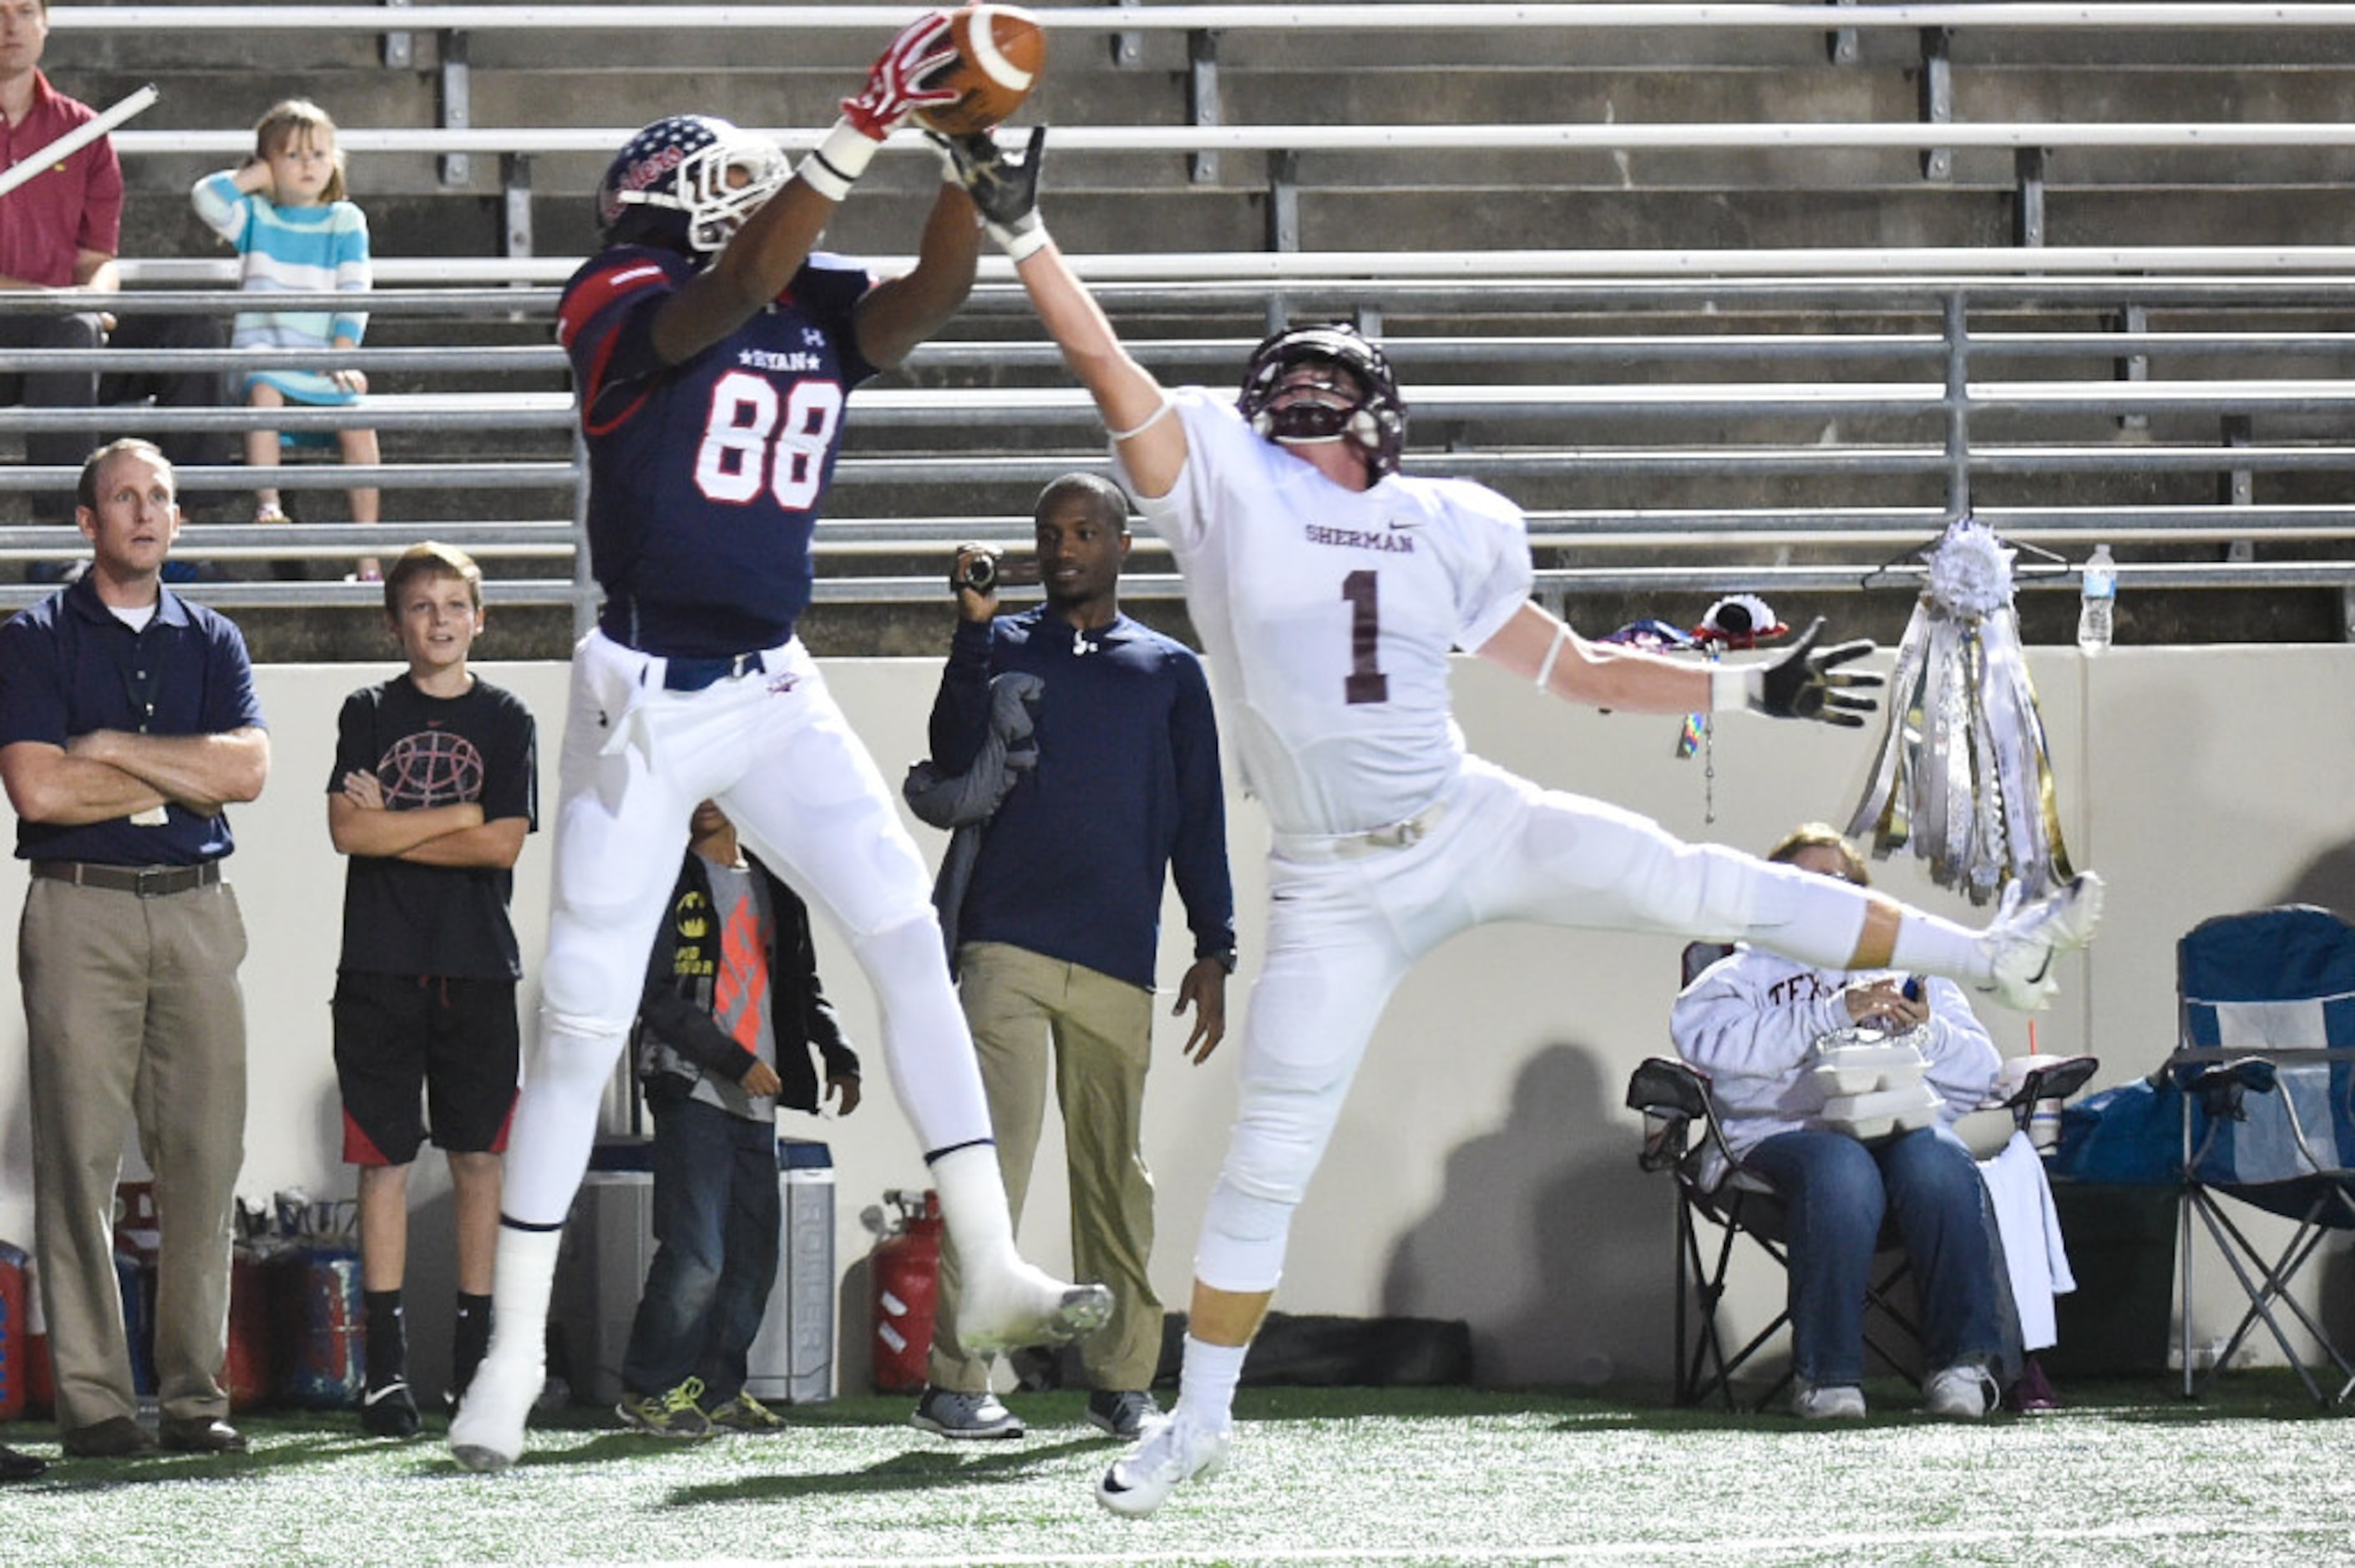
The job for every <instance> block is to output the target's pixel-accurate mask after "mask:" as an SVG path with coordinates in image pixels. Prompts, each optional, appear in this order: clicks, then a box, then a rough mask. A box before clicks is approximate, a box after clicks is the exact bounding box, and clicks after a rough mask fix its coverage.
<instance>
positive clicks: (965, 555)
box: [949, 545, 997, 623]
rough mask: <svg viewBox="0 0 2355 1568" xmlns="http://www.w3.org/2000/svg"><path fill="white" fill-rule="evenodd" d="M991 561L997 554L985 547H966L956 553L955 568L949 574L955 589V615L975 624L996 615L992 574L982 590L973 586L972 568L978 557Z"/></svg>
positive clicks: (995, 582)
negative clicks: (985, 557) (987, 585)
mask: <svg viewBox="0 0 2355 1568" xmlns="http://www.w3.org/2000/svg"><path fill="white" fill-rule="evenodd" d="M980 556H989V557H991V558H992V559H993V560H994V559H995V558H996V556H997V552H996V550H993V549H991V548H990V547H989V546H986V545H966V546H963V547H961V548H960V549H959V550H958V551H957V556H956V566H955V567H954V568H952V569H951V570H950V572H949V582H950V584H951V585H952V586H953V587H954V588H955V589H956V601H957V614H958V615H959V616H960V617H962V618H963V619H964V620H970V621H975V622H977V623H979V622H986V621H988V620H992V619H993V618H994V617H996V614H997V579H996V576H995V575H994V574H993V575H992V577H991V578H990V586H989V588H987V589H986V591H985V590H984V589H981V588H975V587H974V586H973V574H972V567H973V563H974V561H975V559H977V558H978V557H980Z"/></svg>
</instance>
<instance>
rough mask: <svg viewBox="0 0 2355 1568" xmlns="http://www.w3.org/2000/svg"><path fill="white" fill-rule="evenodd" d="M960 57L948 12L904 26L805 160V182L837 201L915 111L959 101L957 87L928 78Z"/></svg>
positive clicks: (846, 194)
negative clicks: (931, 82) (927, 81)
mask: <svg viewBox="0 0 2355 1568" xmlns="http://www.w3.org/2000/svg"><path fill="white" fill-rule="evenodd" d="M955 58H957V52H956V48H955V46H954V44H952V43H950V41H949V15H948V13H947V12H945V11H928V12H926V13H925V14H924V15H922V16H919V17H917V18H916V19H915V20H914V21H912V22H911V23H909V24H908V25H907V26H905V27H903V28H901V29H900V36H899V37H896V38H894V39H892V40H891V47H890V48H888V49H885V50H884V51H883V53H882V55H881V56H880V57H879V58H878V59H877V60H876V62H875V64H874V67H873V69H870V70H868V73H867V85H866V87H865V88H863V89H861V90H859V91H858V93H857V94H855V95H853V96H852V97H849V98H846V99H844V100H843V101H842V118H841V119H840V120H839V121H837V122H836V123H835V127H834V129H833V130H832V131H830V132H826V140H825V141H824V142H821V143H818V147H817V151H815V152H814V153H812V154H810V155H809V156H808V157H806V158H805V159H803V160H802V164H801V168H800V170H799V171H798V172H799V174H800V175H801V177H802V180H803V183H805V185H809V186H810V187H811V188H812V189H814V190H815V191H816V192H817V193H818V194H819V195H821V196H828V197H831V198H832V199H833V200H836V201H840V200H842V199H843V198H844V197H845V196H848V195H849V194H850V187H851V185H853V184H854V183H856V182H857V180H858V176H859V175H863V174H865V173H866V172H867V163H868V159H870V158H872V157H873V156H874V155H875V150H876V149H877V148H879V147H880V146H881V145H882V144H883V143H885V142H886V141H888V140H889V139H890V135H891V132H894V131H896V130H898V129H899V128H900V125H901V124H902V123H903V122H905V121H906V120H907V118H908V116H909V115H911V114H912V113H913V112H915V111H917V110H919V109H922V108H923V107H924V106H925V105H926V104H931V103H950V102H954V101H955V99H956V90H955V89H954V88H951V87H934V88H928V87H925V86H924V85H923V83H924V81H925V79H927V78H929V77H931V76H932V73H933V72H935V71H937V70H939V69H941V68H942V67H943V66H945V65H948V64H950V63H951V62H953V61H954V60H955Z"/></svg>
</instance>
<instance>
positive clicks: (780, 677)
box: [502, 632, 990, 1226]
mask: <svg viewBox="0 0 2355 1568" xmlns="http://www.w3.org/2000/svg"><path fill="white" fill-rule="evenodd" d="M762 663H763V664H764V665H765V666H766V668H765V670H764V671H763V672H762V673H755V674H748V675H743V676H741V677H737V678H734V679H730V680H723V681H720V682H719V683H716V684H713V685H710V686H708V687H706V688H704V689H703V690H702V691H699V692H667V691H665V690H663V689H662V672H663V661H662V660H660V659H657V658H654V657H651V656H649V655H646V654H644V653H639V652H634V651H633V650H631V649H628V648H624V647H623V646H622V645H621V644H619V643H617V642H614V641H611V640H610V639H608V638H607V637H605V636H604V635H603V634H602V633H601V632H591V633H590V634H589V636H587V637H586V638H584V639H582V640H581V644H580V646H579V647H578V648H577V649H576V650H575V651H574V653H573V660H572V689H571V697H570V707H569V710H568V712H567V714H566V715H565V726H564V750H563V760H562V766H561V772H560V779H561V785H560V797H559V800H558V803H557V809H556V867H555V881H554V889H553V895H552V903H551V907H550V910H549V931H548V959H547V963H546V966H545V971H544V973H543V976H542V980H541V989H542V999H543V1000H542V1012H541V1028H540V1033H539V1038H538V1043H537V1044H536V1045H535V1046H534V1048H533V1051H532V1054H531V1058H530V1064H529V1066H528V1067H527V1070H526V1073H525V1075H524V1085H523V1093H522V1096H521V1097H520V1098H519V1099H518V1100H517V1105H516V1114H515V1121H514V1125H513V1127H512V1128H511V1130H510V1132H509V1136H508V1141H507V1153H506V1189H505V1192H504V1194H503V1202H502V1207H503V1210H504V1212H505V1213H506V1215H507V1216H508V1217H509V1218H511V1219H513V1220H515V1221H517V1222H518V1223H520V1224H525V1225H530V1226H540V1225H559V1224H562V1223H563V1221H564V1217H565V1214H566V1213H567V1212H568V1211H569V1210H570V1207H571V1203H572V1195H573V1192H574V1191H575V1190H576V1189H577V1188H578V1187H579V1186H580V1184H581V1174H582V1172H583V1171H586V1170H587V1169H588V1164H589V1150H590V1147H591V1143H592V1142H593V1141H594V1139H595V1137H596V1131H597V1113H598V1107H599V1105H600V1102H601V1101H602V1097H603V1095H604V1092H605V1088H606V1086H607V1085H608V1083H609V1082H610V1081H611V1079H612V1077H613V1065H614V1063H615V1062H616V1061H617V1060H618V1059H619V1057H620V1055H621V1051H622V1046H623V1041H624V1040H625V1039H626V1038H627V1037H628V1034H629V1030H630V1025H631V1022H633V1021H634V1019H635V1018H636V1016H637V1011H638V1001H639V997H640V995H641V993H642V991H643V990H644V988H645V974H646V955H647V953H648V952H649V951H650V950H651V949H652V948H653V945H654V938H655V929H656V927H658V926H659V925H660V924H661V922H662V920H663V918H664V916H665V915H666V912H667V906H668V904H669V901H670V890H671V887H672V885H674V884H675V883H676V882H677V879H678V870H679V863H680V858H681V856H682V855H683V854H684V853H686V848H687V818H688V816H689V814H690V813H692V811H693V810H694V809H695V807H696V805H697V804H698V802H700V801H702V800H707V799H709V800H717V801H719V805H720V807H721V809H722V810H725V811H726V812H727V813H728V815H729V818H730V821H733V822H734V823H735V824H736V831H737V834H738V836H739V837H740V838H741V840H742V842H743V843H744V846H745V848H746V849H748V850H749V851H751V853H753V854H755V855H757V856H759V857H760V858H761V860H762V863H765V864H766V865H767V866H768V867H769V868H770V869H771V870H772V871H774V872H775V873H777V874H778V875H780V876H782V877H783V878H784V879H785V880H786V881H787V882H789V883H791V884H792V885H793V886H794V890H795V891H796V892H798V893H800V894H801V895H802V896H803V897H804V898H805V900H807V902H808V903H809V905H810V906H811V907H812V908H815V909H819V910H822V911H824V912H825V914H826V916H828V917H829V918H830V919H831V920H832V921H833V922H834V923H835V925H836V926H837V927H839V929H840V930H841V931H842V933H843V934H844V936H845V937H846V938H847V939H848V941H849V943H850V947H851V950H852V952H853V953H854V954H855V955H856V956H857V958H858V963H859V966H860V968H861V969H864V970H865V971H866V973H867V979H868V983H869V984H870V985H871V986H873V988H874V991H875V994H876V997H877V999H878V1001H879V1005H880V1009H881V1012H882V1030H883V1040H882V1045H883V1058H884V1062H885V1064H886V1065H887V1066H888V1068H889V1070H890V1077H891V1086H892V1089H893V1091H894V1092H895V1093H896V1094H897V1096H898V1097H899V1099H900V1106H901V1108H902V1109H904V1110H905V1111H906V1112H907V1115H908V1118H909V1120H910V1121H911V1123H913V1124H914V1126H915V1129H916V1134H917V1137H918V1138H919V1139H921V1140H922V1144H923V1146H924V1149H925V1150H926V1151H927V1153H928V1154H929V1153H932V1152H937V1151H939V1150H946V1149H952V1148H955V1147H957V1146H959V1145H962V1144H968V1143H975V1142H982V1141H986V1140H987V1139H988V1138H989V1136H990V1132H989V1110H988V1104H987V1102H986V1100H985V1099H984V1097H983V1096H982V1089H981V1074H980V1071H979V1069H978V1068H977V1067H976V1066H975V1060H974V1054H973V1042H972V1037H971V1035H970V1034H968V1033H966V1029H965V1022H964V1012H963V1010H962V1009H961V1008H959V1007H958V1005H957V1000H956V992H955V990H954V987H953V986H952V985H951V984H950V981H949V974H948V962H947V959H946V958H945V956H944V954H943V949H942V945H941V933H940V923H939V921H938V919H937V918H936V917H935V916H934V914H933V912H932V899H931V879H930V878H929V876H928V875H927V874H926V873H925V870H924V863H923V861H922V858H921V857H920V856H919V855H918V854H917V853H916V847H915V845H914V844H913V843H912V842H910V840H909V838H908V834H907V831H906V830H905V829H904V828H903V827H902V826H901V825H900V816H899V812H898V810H897V808H896V805H895V803H894V800H893V798H892V795H891V791H890V787H889V786H888V785H886V784H885V783H884V781H883V778H882V775H881V774H880V773H879V772H878V771H877V769H876V767H875V764H874V762H873V760H872V759H870V758H868V755H867V750H866V748H865V747H863V746H861V745H860V744H859V741H858V736H855V735H853V734H852V733H851V729H850V726H849V725H848V724H847V722H846V721H845V720H844V718H843V716H842V712H841V710H840V709H839V708H838V707H837V705H836V704H835V701H834V698H833V696H832V694H830V693H828V692H827V690H826V681H825V678H824V677H823V676H822V675H820V674H819V673H818V668H817V663H816V662H815V660H813V659H812V658H811V657H810V656H809V654H808V652H807V651H806V650H805V649H804V648H803V647H802V645H801V643H800V642H799V641H792V642H788V643H786V644H785V645H784V646H783V647H782V648H778V649H774V650H772V651H771V652H768V653H766V654H764V655H763V656H762Z"/></svg>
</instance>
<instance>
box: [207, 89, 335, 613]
mask: <svg viewBox="0 0 2355 1568" xmlns="http://www.w3.org/2000/svg"><path fill="white" fill-rule="evenodd" d="M253 146H254V152H253V156H252V157H251V158H250V159H248V160H247V161H246V163H245V164H244V165H243V166H242V167H240V168H237V169H224V170H222V171H221V172H220V173H218V174H215V175H207V176H206V177H205V178H204V179H202V180H199V181H198V182H197V186H196V189H195V190H194V191H193V192H191V193H190V196H191V199H192V200H193V201H194V202H195V204H196V208H197V216H198V217H202V218H203V219H204V220H205V222H206V223H207V224H208V225H209V226H211V228H213V229H214V231H215V232H217V233H218V234H219V235H220V237H221V238H224V239H226V240H228V241H229V243H230V244H231V245H234V246H235V247H236V248H237V251H238V255H239V257H240V259H241V261H242V263H243V269H244V279H243V287H244V288H245V289H246V290H247V291H250V292H254V293H271V292H289V291H293V292H299V293H328V292H335V291H346V290H350V291H366V290H367V289H368V287H369V284H370V275H369V269H368V217H367V216H366V215H365V214H363V213H362V212H361V211H360V209H359V207H357V206H356V205H355V204H354V203H352V202H351V201H350V200H348V199H347V198H346V196H345V192H344V156H343V154H342V153H341V152H340V151H339V150H338V149H337V148H336V122H334V121H332V120H330V119H328V118H327V114H326V111H325V110H323V109H321V108H320V107H319V106H318V105H317V104H315V103H313V102H311V101H308V100H307V99H289V100H287V101H285V102H282V103H280V104H277V105H276V106H274V107H273V108H272V110H271V111H270V112H269V113H267V114H265V115H263V116H262V117H261V123H259V124H258V125H256V126H255V127H254V129H253ZM367 326H368V316H367V313H365V312H362V311H357V310H334V311H325V310H260V311H243V312H240V313H239V314H238V317H237V323H236V329H235V332H234V334H233V336H232V338H231V343H232V344H233V345H234V346H236V347H238V348H303V349H315V350H318V351H320V358H321V361H322V363H323V364H325V363H331V361H330V358H329V355H330V351H332V350H336V349H346V348H356V347H357V346H358V345H359V341H360V334H361V333H362V332H364V331H365V330H366V329H367ZM367 390H368V377H367V376H366V375H365V374H363V373H362V372H360V371H357V370H336V369H324V368H322V369H304V370H257V371H254V372H252V373H250V374H249V375H248V376H246V377H245V400H246V403H247V404H248V405H249V406H250V407H252V408H284V407H285V406H286V405H287V404H288V403H301V404H308V405H313V406H324V405H334V404H343V403H350V402H353V401H355V400H357V398H358V397H359V396H360V394H362V393H364V392H366V391H367ZM336 440H337V442H338V444H339V445H340V446H341V447H342V449H343V458H344V461H346V462H347V463H366V464H370V465H373V464H374V463H376V462H377V461H378V449H377V440H376V432H375V431H374V430H362V429H344V430H337V431H336ZM245 461H246V466H247V467H249V468H254V469H265V468H275V467H276V466H277V465H278V432H277V431H275V430H249V431H247V432H246V436H245ZM254 500H255V507H254V514H253V520H254V521H255V522H256V523H283V522H285V521H287V517H286V513H285V510H284V509H283V508H282V506H281V505H280V503H279V494H278V490H277V487H276V486H274V485H264V486H261V487H259V488H257V489H256V490H255V492H254ZM351 508H352V521H353V522H355V523H374V522H376V521H377V519H378V494H377V492H376V490H375V489H374V488H373V487H367V488H355V489H354V490H353V491H352V492H351ZM377 575H378V574H377V563H376V560H375V559H374V557H368V558H367V559H364V560H362V561H361V563H360V569H359V572H358V577H359V578H360V580H362V581H374V580H376V578H377Z"/></svg>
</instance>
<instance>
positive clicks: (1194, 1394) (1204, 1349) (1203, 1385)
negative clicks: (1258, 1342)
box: [1176, 1334, 1251, 1432]
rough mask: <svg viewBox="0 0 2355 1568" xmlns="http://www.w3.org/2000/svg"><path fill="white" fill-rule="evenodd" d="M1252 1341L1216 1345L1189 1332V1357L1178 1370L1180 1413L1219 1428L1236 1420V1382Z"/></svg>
mask: <svg viewBox="0 0 2355 1568" xmlns="http://www.w3.org/2000/svg"><path fill="white" fill-rule="evenodd" d="M1250 1353H1251V1347H1250V1346H1249V1345H1214V1344H1212V1343H1210V1342H1209V1340H1198V1339H1196V1338H1195V1337H1194V1336H1193V1335H1191V1334H1188V1335H1187V1336H1186V1359H1185V1361H1184V1362H1183V1364H1182V1366H1181V1368H1180V1370H1179V1372H1178V1374H1177V1411H1176V1414H1179V1415H1183V1416H1185V1417H1186V1418H1187V1419H1188V1420H1189V1421H1191V1422H1193V1423H1194V1424H1195V1425H1197V1426H1199V1427H1202V1428H1204V1429H1205V1430H1208V1431H1211V1432H1217V1431H1220V1430H1223V1429H1224V1428H1226V1427H1227V1426H1229V1425H1232V1424H1233V1416H1234V1409H1235V1385H1236V1384H1237V1383H1241V1381H1242V1377H1243V1357H1244V1356H1246V1355H1248V1354H1250Z"/></svg>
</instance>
